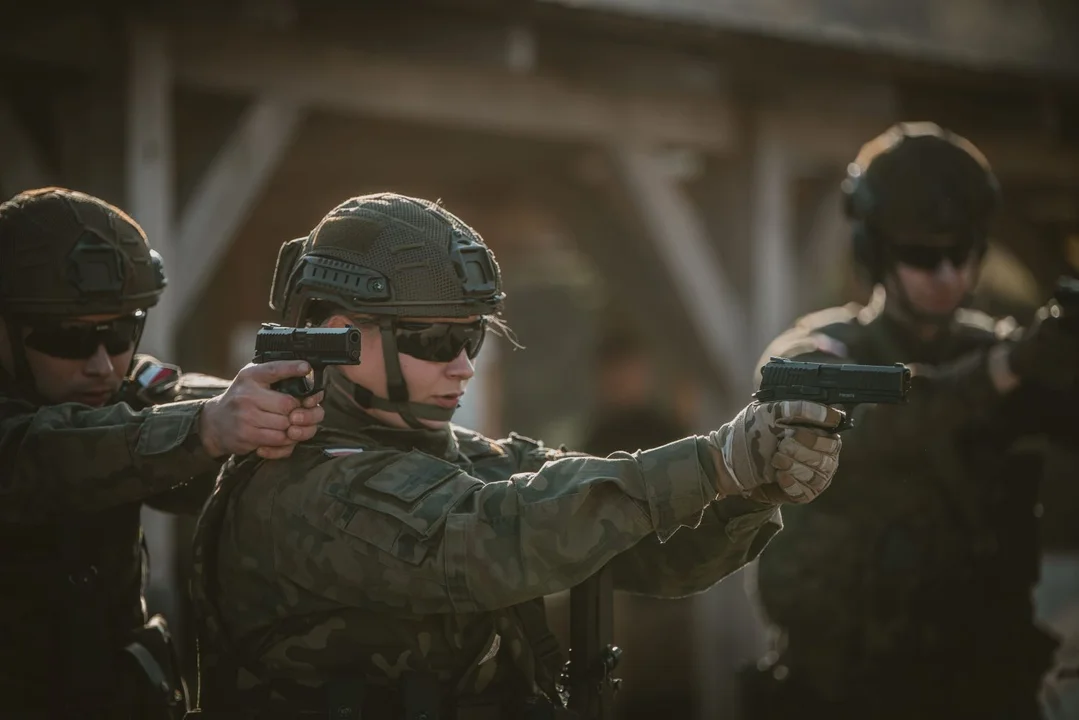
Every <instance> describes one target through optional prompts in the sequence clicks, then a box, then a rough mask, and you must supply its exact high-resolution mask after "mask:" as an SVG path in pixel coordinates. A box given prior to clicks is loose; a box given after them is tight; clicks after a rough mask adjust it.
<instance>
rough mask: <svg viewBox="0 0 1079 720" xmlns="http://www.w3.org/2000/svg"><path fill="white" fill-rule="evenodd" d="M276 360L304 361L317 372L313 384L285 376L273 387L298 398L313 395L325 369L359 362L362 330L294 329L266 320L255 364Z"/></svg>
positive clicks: (320, 385)
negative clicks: (329, 366) (330, 366)
mask: <svg viewBox="0 0 1079 720" xmlns="http://www.w3.org/2000/svg"><path fill="white" fill-rule="evenodd" d="M274 360H305V361H307V363H308V364H309V365H310V366H311V369H312V370H313V371H314V375H315V377H314V383H312V384H308V382H307V378H302V377H294V378H286V379H284V380H279V381H278V382H275V383H274V384H273V385H272V386H271V387H272V388H273V389H274V390H276V391H278V392H283V393H287V394H289V395H292V396H293V397H296V398H305V397H307V396H309V395H314V394H315V393H317V392H318V391H319V390H321V389H322V371H323V370H325V369H326V366H327V365H359V364H360V331H359V330H357V329H356V328H354V327H352V326H351V325H347V326H345V327H343V328H321V327H312V328H294V327H282V326H281V325H277V324H275V323H263V324H262V328H261V329H260V330H259V331H258V335H256V336H255V357H254V358H253V359H252V360H251V362H254V363H259V364H261V363H266V362H273V361H274Z"/></svg>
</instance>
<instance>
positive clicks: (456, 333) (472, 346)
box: [394, 319, 487, 363]
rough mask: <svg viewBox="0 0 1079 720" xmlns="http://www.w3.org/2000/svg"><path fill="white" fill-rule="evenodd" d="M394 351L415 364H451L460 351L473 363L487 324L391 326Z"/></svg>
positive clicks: (443, 323) (412, 323) (403, 323)
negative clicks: (421, 362) (395, 344)
mask: <svg viewBox="0 0 1079 720" xmlns="http://www.w3.org/2000/svg"><path fill="white" fill-rule="evenodd" d="M394 331H395V332H394V336H395V337H396V339H397V350H398V352H403V353H404V354H405V355H411V356H412V357H414V358H416V359H417V360H427V361H428V362H440V363H448V362H452V361H453V360H454V359H456V358H457V356H458V355H460V354H461V351H462V350H464V351H465V352H466V353H467V354H468V357H469V359H473V360H474V359H475V358H476V356H477V355H479V354H480V348H481V347H483V339H484V338H485V337H486V336H487V321H486V320H483V319H481V320H477V321H476V322H473V323H468V324H467V325H465V324H461V323H448V322H438V323H418V322H400V321H398V322H397V323H395V325H394Z"/></svg>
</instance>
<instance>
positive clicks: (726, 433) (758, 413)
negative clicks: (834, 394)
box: [708, 400, 843, 503]
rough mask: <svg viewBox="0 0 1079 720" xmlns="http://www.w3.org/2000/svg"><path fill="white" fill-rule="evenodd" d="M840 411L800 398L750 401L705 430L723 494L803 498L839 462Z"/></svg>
mask: <svg viewBox="0 0 1079 720" xmlns="http://www.w3.org/2000/svg"><path fill="white" fill-rule="evenodd" d="M842 419H843V413H841V412H840V411H838V410H836V409H834V408H830V407H828V406H827V405H820V404H818V403H813V402H807V401H804V400H786V401H783V402H775V403H764V404H761V403H754V404H752V405H749V406H748V407H746V408H744V409H743V410H742V412H740V413H738V415H737V416H735V418H734V420H732V421H731V422H729V423H727V424H726V425H724V426H723V427H721V428H720V429H719V430H717V431H715V432H713V433H711V434H709V435H708V442H709V445H711V448H712V456H713V458H714V459H715V461H716V470H717V473H718V478H717V481H718V485H719V490H720V494H721V495H723V496H728V497H729V496H732V495H742V496H744V497H748V498H750V499H752V500H758V501H761V502H773V503H776V502H795V503H807V502H809V501H811V500H812V499H813V498H815V497H817V495H820V494H821V493H822V492H823V491H824V489H825V488H826V487H828V484H829V483H830V482H831V481H832V476H833V475H834V474H835V471H836V468H837V467H838V466H839V448H840V447H841V446H842V442H841V441H840V439H839V435H837V434H836V433H835V432H834V430H835V428H836V427H837V426H838V425H839V423H840V421H841V420H842Z"/></svg>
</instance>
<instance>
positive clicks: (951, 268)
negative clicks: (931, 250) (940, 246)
mask: <svg viewBox="0 0 1079 720" xmlns="http://www.w3.org/2000/svg"><path fill="white" fill-rule="evenodd" d="M936 275H937V279H938V280H941V281H943V282H954V281H955V280H956V279H957V278H958V277H959V269H958V268H956V266H955V264H954V263H953V262H952V261H951V260H949V259H947V258H945V259H944V261H943V262H941V263H940V265H937V272H936Z"/></svg>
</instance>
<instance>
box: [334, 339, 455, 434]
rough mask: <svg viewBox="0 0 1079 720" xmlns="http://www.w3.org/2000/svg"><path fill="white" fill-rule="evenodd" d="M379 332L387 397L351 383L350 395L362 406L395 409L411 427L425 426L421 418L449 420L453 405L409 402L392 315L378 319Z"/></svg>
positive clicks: (422, 428) (388, 410)
mask: <svg viewBox="0 0 1079 720" xmlns="http://www.w3.org/2000/svg"><path fill="white" fill-rule="evenodd" d="M378 327H379V331H380V332H381V334H382V362H383V365H384V366H385V368H386V390H387V393H388V394H389V396H390V397H389V399H386V398H380V397H378V396H376V395H375V394H374V393H373V392H371V391H370V390H368V389H367V388H365V387H361V386H359V385H356V384H353V386H352V387H353V389H352V398H353V399H354V400H355V401H356V404H358V405H359V406H360V407H362V408H367V409H374V410H382V411H383V412H392V413H397V414H398V415H400V416H401V418H402V419H404V421H405V422H406V423H408V426H409V427H411V428H412V429H413V430H424V429H425V427H424V425H423V423H421V422H420V420H436V421H438V422H449V421H450V420H452V419H453V413H454V410H455V408H444V407H439V406H438V405H427V404H425V403H415V402H409V400H408V384H407V383H406V382H405V376H404V374H403V373H402V372H401V360H400V358H399V357H398V354H397V337H396V336H395V334H394V330H395V326H394V319H393V318H382V319H381V320H379V323H378Z"/></svg>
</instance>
